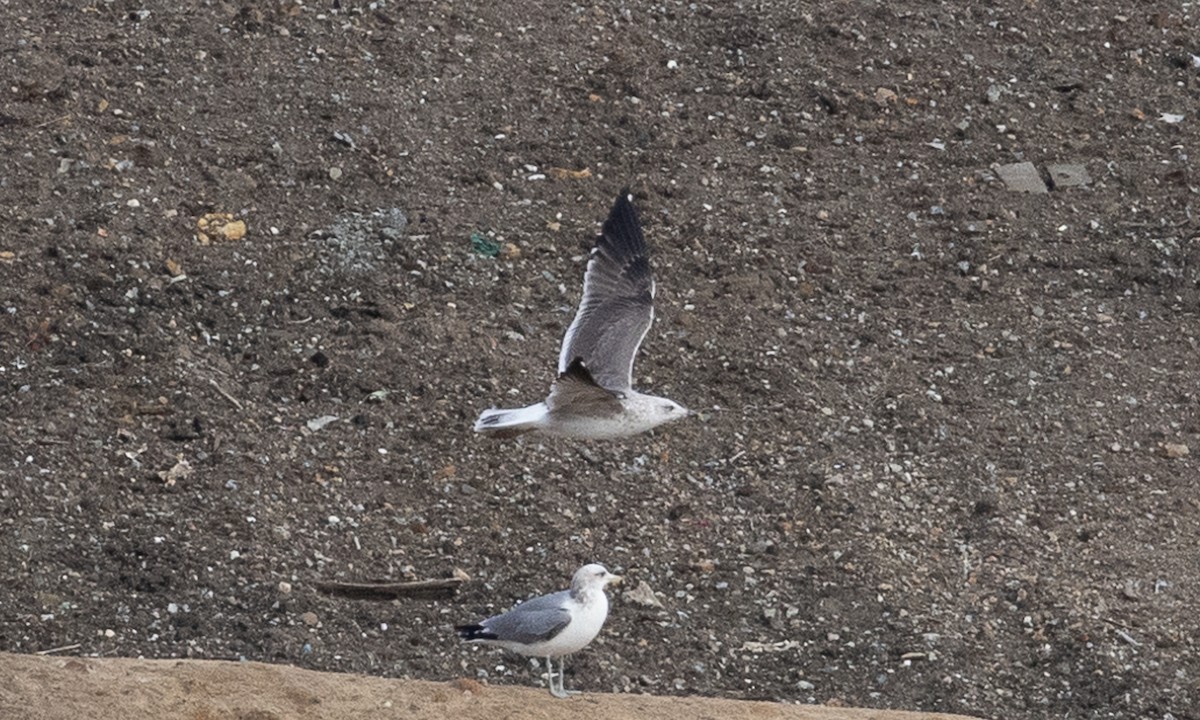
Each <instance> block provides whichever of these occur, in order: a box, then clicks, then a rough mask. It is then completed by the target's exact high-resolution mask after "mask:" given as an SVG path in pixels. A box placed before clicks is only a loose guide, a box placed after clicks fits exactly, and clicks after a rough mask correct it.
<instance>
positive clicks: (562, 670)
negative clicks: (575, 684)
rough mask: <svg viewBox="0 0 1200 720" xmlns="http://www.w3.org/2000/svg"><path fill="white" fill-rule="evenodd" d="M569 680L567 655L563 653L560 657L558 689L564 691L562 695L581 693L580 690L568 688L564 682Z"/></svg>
mask: <svg viewBox="0 0 1200 720" xmlns="http://www.w3.org/2000/svg"><path fill="white" fill-rule="evenodd" d="M566 682H567V656H566V655H563V656H561V657H560V658H559V659H558V689H559V690H561V691H562V697H569V696H571V695H579V694H581V692H582V691H580V690H568V689H567V688H566V686H565V685H564V683H566Z"/></svg>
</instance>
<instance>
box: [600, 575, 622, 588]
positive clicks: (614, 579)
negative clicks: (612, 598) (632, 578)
mask: <svg viewBox="0 0 1200 720" xmlns="http://www.w3.org/2000/svg"><path fill="white" fill-rule="evenodd" d="M624 579H625V578H623V577H621V576H620V575H611V574H610V575H609V576H608V580H607V581H606V582H605V583H604V584H605V585H620V584H621V581H622V580H624Z"/></svg>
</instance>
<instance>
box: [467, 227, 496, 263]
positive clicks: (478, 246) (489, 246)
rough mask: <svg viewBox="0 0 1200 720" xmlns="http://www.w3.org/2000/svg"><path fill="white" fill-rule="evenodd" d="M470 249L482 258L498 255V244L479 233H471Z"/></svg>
mask: <svg viewBox="0 0 1200 720" xmlns="http://www.w3.org/2000/svg"><path fill="white" fill-rule="evenodd" d="M471 249H472V250H474V251H475V252H476V253H478V254H480V255H482V256H484V257H496V256H497V255H499V254H500V243H498V242H496V241H494V240H492V239H491V238H489V237H488V236H487V235H484V234H483V233H481V232H473V233H471Z"/></svg>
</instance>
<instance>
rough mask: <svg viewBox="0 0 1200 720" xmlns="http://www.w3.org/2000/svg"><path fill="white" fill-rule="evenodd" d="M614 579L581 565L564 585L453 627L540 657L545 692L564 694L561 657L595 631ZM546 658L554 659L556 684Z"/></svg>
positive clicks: (481, 640) (475, 637)
mask: <svg viewBox="0 0 1200 720" xmlns="http://www.w3.org/2000/svg"><path fill="white" fill-rule="evenodd" d="M618 582H621V576H620V575H613V574H612V573H610V572H609V571H608V570H607V569H606V568H605V567H604V566H603V565H597V564H595V563H592V564H591V565H584V566H583V567H581V568H579V569H578V570H576V571H575V577H574V578H572V580H571V589H570V590H563V591H561V592H556V593H552V594H550V595H542V596H541V597H536V598H533V599H532V600H526V601H525V602H523V603H521V604H520V605H518V606H516V607H515V608H513V609H512V610H509V611H508V612H506V613H504V614H503V615H496V616H495V617H490V618H488V619H487V620H484V621H483V622H480V623H477V624H474V625H457V626H455V628H454V629H455V630H457V631H458V634H459V635H460V636H461V637H462V638H463V639H464V640H469V641H471V642H479V643H484V644H485V645H495V646H497V647H502V648H504V649H505V650H512V651H513V652H517V653H521V654H522V655H529V656H531V657H544V658H546V680H547V682H549V683H550V694H551V695H553V696H554V697H560V698H565V697H567V696H568V695H569V694H570V693H568V692H567V690H566V688H564V687H563V670H564V668H565V667H566V659H565V657H564V656H566V655H570V654H571V653H573V652H578V651H579V650H582V649H583V648H584V647H586V646H587V644H588V643H590V642H591V641H592V640H593V639H595V637H596V635H598V634H599V633H600V628H601V627H602V626H603V625H604V621H605V619H607V618H608V596H607V595H605V594H604V588H605V587H606V586H608V585H611V584H613V583H618ZM552 658H560V660H559V663H558V673H557V676H558V684H557V685H555V683H554V678H555V674H556V673H555V672H554V664H553V662H552Z"/></svg>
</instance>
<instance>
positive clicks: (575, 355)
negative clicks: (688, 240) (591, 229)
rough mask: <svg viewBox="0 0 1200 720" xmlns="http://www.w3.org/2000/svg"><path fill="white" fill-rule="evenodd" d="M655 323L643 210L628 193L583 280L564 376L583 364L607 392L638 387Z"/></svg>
mask: <svg viewBox="0 0 1200 720" xmlns="http://www.w3.org/2000/svg"><path fill="white" fill-rule="evenodd" d="M653 320H654V277H653V276H652V275H651V273H650V257H649V252H648V251H647V250H646V240H645V238H644V237H642V226H641V223H640V222H639V221H638V216H637V210H635V209H634V207H633V203H632V202H631V201H630V199H629V195H628V193H627V192H626V191H622V192H621V197H619V198H617V202H616V203H615V204H614V205H613V208H612V211H611V212H609V214H608V219H607V220H605V221H604V229H603V231H602V232H601V234H600V237H599V238H597V239H596V247H594V248H593V249H592V256H591V259H590V260H588V266H587V272H586V273H585V274H584V276H583V299H582V300H580V301H579V310H578V312H576V313H575V320H574V321H573V322H572V323H571V327H569V328H568V329H567V334H566V336H565V337H563V343H562V351H561V352H560V353H559V356H558V372H559V374H560V375H561V374H563V373H565V372H566V371H567V369H568V368H569V367H570V366H571V363H572V362H573V361H575V360H577V359H578V360H582V361H583V363H584V364H585V365H586V366H587V368H588V370H590V371H591V373H592V377H594V378H595V380H596V383H597V384H599V385H600V386H601V387H604V388H607V389H609V390H614V391H623V390H629V389H631V388H632V386H633V358H634V356H635V355H636V354H637V351H638V347H640V346H641V344H642V338H644V337H646V332H647V331H648V330H649V329H650V323H651V322H652V321H653Z"/></svg>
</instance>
